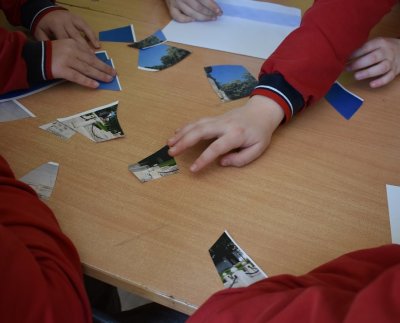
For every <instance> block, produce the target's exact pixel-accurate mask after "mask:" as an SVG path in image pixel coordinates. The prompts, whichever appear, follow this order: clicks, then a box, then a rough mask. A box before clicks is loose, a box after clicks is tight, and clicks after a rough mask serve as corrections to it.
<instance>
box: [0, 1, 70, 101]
mask: <svg viewBox="0 0 400 323" xmlns="http://www.w3.org/2000/svg"><path fill="white" fill-rule="evenodd" d="M0 8H1V9H2V10H3V11H4V12H5V14H6V16H7V19H8V20H9V21H10V23H12V24H13V25H22V26H24V27H26V28H27V29H29V30H30V31H31V33H32V34H33V33H34V30H35V28H36V26H37V24H38V22H39V21H40V19H41V18H43V17H44V16H45V15H46V14H47V13H49V12H51V11H53V10H65V9H64V8H62V7H58V6H56V5H55V4H54V1H50V0H28V1H26V0H22V1H21V0H20V1H10V0H0ZM51 54H52V51H51V42H50V41H46V42H35V41H28V40H27V38H26V37H25V35H23V34H22V33H20V32H10V31H7V30H5V29H3V28H0V70H1V73H0V94H3V93H7V92H10V91H13V90H18V89H26V88H28V87H30V86H33V85H36V84H38V83H41V82H43V81H46V80H51V79H53V75H52V73H51Z"/></svg>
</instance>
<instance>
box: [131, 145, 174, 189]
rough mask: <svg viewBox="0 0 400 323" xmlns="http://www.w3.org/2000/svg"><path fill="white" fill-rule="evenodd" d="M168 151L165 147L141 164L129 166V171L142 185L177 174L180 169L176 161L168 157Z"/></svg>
mask: <svg viewBox="0 0 400 323" xmlns="http://www.w3.org/2000/svg"><path fill="white" fill-rule="evenodd" d="M168 149H169V147H168V146H164V147H163V148H161V149H160V150H158V151H157V152H155V153H154V154H152V155H150V156H149V157H146V158H145V159H143V160H141V161H140V162H138V163H136V164H132V165H129V166H128V170H129V171H130V172H131V173H132V174H133V175H135V176H136V177H137V178H138V179H139V181H141V182H142V183H144V182H148V181H151V180H153V179H157V178H161V177H164V176H169V175H173V174H176V173H177V172H178V170H179V168H178V165H177V164H176V162H175V159H174V158H173V157H171V156H170V155H168Z"/></svg>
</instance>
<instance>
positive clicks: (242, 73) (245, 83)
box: [204, 65, 258, 102]
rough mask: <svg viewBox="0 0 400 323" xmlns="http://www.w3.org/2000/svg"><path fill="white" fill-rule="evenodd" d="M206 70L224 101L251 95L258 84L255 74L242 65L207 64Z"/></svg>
mask: <svg viewBox="0 0 400 323" xmlns="http://www.w3.org/2000/svg"><path fill="white" fill-rule="evenodd" d="M204 71H205V73H206V75H207V79H208V82H209V83H210V84H211V87H212V88H213V90H214V91H215V93H217V95H218V96H219V98H220V100H221V101H223V102H229V101H232V100H237V99H241V98H244V97H246V96H249V95H250V93H251V91H252V90H253V89H254V87H255V86H256V85H257V84H258V82H257V80H256V79H255V78H254V76H253V75H251V74H250V72H249V71H248V70H247V69H246V68H245V67H244V66H241V65H215V66H207V67H204Z"/></svg>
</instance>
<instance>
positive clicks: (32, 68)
mask: <svg viewBox="0 0 400 323" xmlns="http://www.w3.org/2000/svg"><path fill="white" fill-rule="evenodd" d="M22 56H23V58H24V60H25V62H26V66H27V80H28V83H29V85H30V86H33V85H35V84H37V83H40V82H43V81H47V80H51V79H53V75H52V73H51V41H41V42H33V41H27V42H26V43H25V46H24V48H23V50H22Z"/></svg>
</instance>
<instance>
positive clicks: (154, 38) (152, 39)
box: [128, 30, 167, 49]
mask: <svg viewBox="0 0 400 323" xmlns="http://www.w3.org/2000/svg"><path fill="white" fill-rule="evenodd" d="M166 40H167V39H166V38H165V36H164V34H163V32H162V31H161V30H157V31H156V32H155V33H154V34H153V35H151V36H149V37H147V38H145V39H142V40H141V41H138V42H136V43H133V44H130V45H128V46H129V47H132V48H138V49H145V48H149V47H153V46H155V45H158V44H161V43H164V42H165V41H166Z"/></svg>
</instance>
